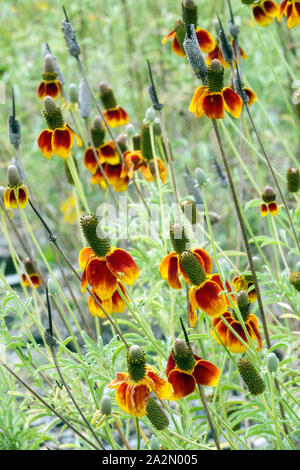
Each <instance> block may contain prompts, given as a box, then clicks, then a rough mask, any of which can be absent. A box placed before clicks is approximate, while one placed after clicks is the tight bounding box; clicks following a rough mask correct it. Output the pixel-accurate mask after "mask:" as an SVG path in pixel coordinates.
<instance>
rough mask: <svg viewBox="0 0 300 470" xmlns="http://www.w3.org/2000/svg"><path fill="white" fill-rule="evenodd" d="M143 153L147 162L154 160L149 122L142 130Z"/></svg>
mask: <svg viewBox="0 0 300 470" xmlns="http://www.w3.org/2000/svg"><path fill="white" fill-rule="evenodd" d="M141 152H142V155H143V157H144V158H146V160H148V161H149V160H152V159H153V152H152V147H151V137H150V125H149V123H148V122H145V123H144V124H143V125H142V129H141Z"/></svg>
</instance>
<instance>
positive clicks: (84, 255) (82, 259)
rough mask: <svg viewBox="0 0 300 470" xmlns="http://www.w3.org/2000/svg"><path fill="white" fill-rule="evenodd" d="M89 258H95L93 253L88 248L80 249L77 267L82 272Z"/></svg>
mask: <svg viewBox="0 0 300 470" xmlns="http://www.w3.org/2000/svg"><path fill="white" fill-rule="evenodd" d="M91 256H95V253H94V252H93V250H92V248H90V247H89V246H87V247H86V248H82V250H81V251H80V253H79V266H80V269H81V270H82V271H83V270H84V269H85V267H86V263H87V262H88V261H89V259H90V257H91Z"/></svg>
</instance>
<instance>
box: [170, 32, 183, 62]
mask: <svg viewBox="0 0 300 470" xmlns="http://www.w3.org/2000/svg"><path fill="white" fill-rule="evenodd" d="M172 51H173V52H174V53H175V54H176V55H179V56H180V57H185V56H186V54H185V52H184V51H183V50H182V49H181V47H180V44H179V42H178V39H177V37H176V35H175V37H174V38H173V41H172Z"/></svg>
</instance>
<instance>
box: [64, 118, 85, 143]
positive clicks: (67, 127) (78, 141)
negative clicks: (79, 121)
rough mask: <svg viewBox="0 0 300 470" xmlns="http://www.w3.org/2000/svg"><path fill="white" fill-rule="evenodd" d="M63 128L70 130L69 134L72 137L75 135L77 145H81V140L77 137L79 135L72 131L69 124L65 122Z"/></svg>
mask: <svg viewBox="0 0 300 470" xmlns="http://www.w3.org/2000/svg"><path fill="white" fill-rule="evenodd" d="M65 128H66V129H68V130H69V131H70V132H71V135H72V136H73V137H75V140H76V143H77V145H79V147H81V146H82V140H81V138H80V137H79V135H77V134H76V132H74V131H73V129H72V128H71V127H70V126H69V124H68V123H66V124H65Z"/></svg>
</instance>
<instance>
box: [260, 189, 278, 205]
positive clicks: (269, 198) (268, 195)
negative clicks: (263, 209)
mask: <svg viewBox="0 0 300 470" xmlns="http://www.w3.org/2000/svg"><path fill="white" fill-rule="evenodd" d="M261 198H262V200H263V201H264V202H265V203H266V204H269V203H270V202H274V201H275V199H276V194H275V193H274V190H273V188H271V186H266V187H265V189H264V192H263V193H262V196H261Z"/></svg>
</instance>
